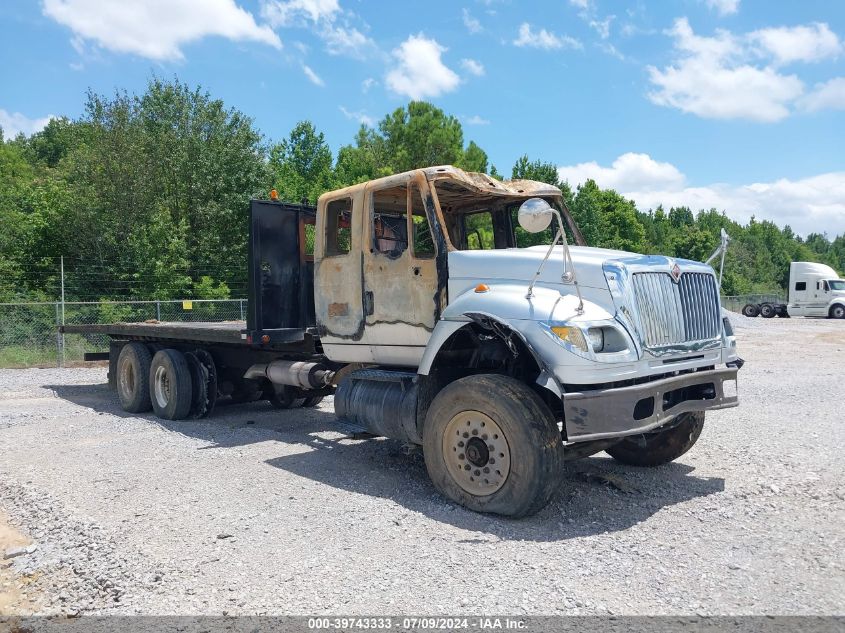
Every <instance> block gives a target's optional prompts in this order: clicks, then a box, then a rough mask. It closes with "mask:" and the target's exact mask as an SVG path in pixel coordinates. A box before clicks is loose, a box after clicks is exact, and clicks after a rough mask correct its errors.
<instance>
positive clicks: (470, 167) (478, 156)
mask: <svg viewBox="0 0 845 633" xmlns="http://www.w3.org/2000/svg"><path fill="white" fill-rule="evenodd" d="M458 167H461V168H463V169H466V170H467V171H477V172H480V173H482V174H486V173H487V152H485V151H484V150H483V149H481V148H480V147H479V146H478V145H476V144H475V141H470V142H469V145H467V148H466V150H465V151H464V152H463V155H462V156H461V159H460V160H459V161H458Z"/></svg>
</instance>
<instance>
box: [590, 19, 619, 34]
mask: <svg viewBox="0 0 845 633" xmlns="http://www.w3.org/2000/svg"><path fill="white" fill-rule="evenodd" d="M615 19H616V16H615V15H608V16H606V17H605V18H604V20H590V22H589V24H590V28H592V29H593V30H594V31H595V32H596V33H598V34H599V37H600V38H601V39H603V40H606V39H607V38H608V37H610V23H611V22H613V20H615Z"/></svg>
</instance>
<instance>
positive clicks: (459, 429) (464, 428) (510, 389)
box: [423, 374, 563, 517]
mask: <svg viewBox="0 0 845 633" xmlns="http://www.w3.org/2000/svg"><path fill="white" fill-rule="evenodd" d="M423 449H424V451H423V452H424V457H425V465H426V469H427V470H428V474H429V477H431V481H432V482H433V483H434V486H435V487H436V488H437V490H439V491H440V492H441V493H442V494H444V495H445V496H446V497H448V498H449V499H451V500H452V501H455V502H457V503H459V504H461V505H462V506H464V507H466V508H469V509H470V510H474V511H476V512H491V513H494V514H501V515H505V516H510V517H523V516H528V515H530V514H534V513H535V512H538V511H539V510H541V509H542V508H543V507H544V506H545V505H546V504H547V503H548V502H549V500H550V499H551V498H552V495H553V494H554V492H555V490H556V489H557V487H558V484H559V482H560V475H561V472H562V467H563V445H562V443H561V438H560V431H559V429H558V427H557V423H556V422H555V419H554V417H553V416H552V414H551V412H550V411H549V409H548V407H546V405H545V404H544V403H543V401H542V400H541V399H540V397H539V396H538V395H537V394H536V393H534V392H533V391H532V390H531V389H530V388H529V387H528V386H526V385H525V384H523V383H521V382H519V381H518V380H515V379H513V378H509V377H507V376H499V375H492V374H489V375H477V376H467V377H466V378H461V379H459V380H456V381H455V382H453V383H451V384H450V385H448V386H447V387H445V388H444V389H443V390H442V391H441V392H440V393H439V394H437V396H436V397H435V398H434V400H433V401H432V403H431V406H430V407H429V410H428V414H427V415H426V419H425V427H424V429H423Z"/></svg>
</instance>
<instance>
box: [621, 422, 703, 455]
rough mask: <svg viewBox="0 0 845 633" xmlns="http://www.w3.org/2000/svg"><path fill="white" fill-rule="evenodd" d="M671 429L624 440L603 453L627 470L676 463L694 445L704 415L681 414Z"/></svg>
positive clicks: (701, 427) (699, 432) (701, 426)
mask: <svg viewBox="0 0 845 633" xmlns="http://www.w3.org/2000/svg"><path fill="white" fill-rule="evenodd" d="M671 424H672V426H671V427H670V428H668V429H665V430H662V431H661V430H657V431H656V432H654V433H646V434H644V435H634V436H631V437H627V438H625V439H624V440H622V441H621V442H619V443H618V444H614V445H613V446H611V447H610V448H608V449H606V452H607V453H608V454H609V455H610V456H611V457H613V459H615V460H616V461H618V462H622V463H623V464H628V465H629V466H661V465H663V464H668V463H669V462H671V461H673V460H675V459H678V458H679V457H680V456H681V455H683V454H684V453H686V452H687V451H688V450H689V449H691V448H692V446H693V444H695V443H696V441H697V440H698V437H699V436H700V435H701V429H703V428H704V411H694V412H692V413H682V414H680V415H679V416H678V417H677V418H676V419H675V420H673V421H672V422H671Z"/></svg>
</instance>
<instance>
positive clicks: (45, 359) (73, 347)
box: [0, 299, 247, 367]
mask: <svg viewBox="0 0 845 633" xmlns="http://www.w3.org/2000/svg"><path fill="white" fill-rule="evenodd" d="M246 310H247V300H246V299H194V300H185V301H97V302H81V301H68V302H65V303H62V302H60V301H51V302H28V303H0V367H36V366H39V365H56V366H61V365H63V364H64V363H65V362H71V361H80V360H83V356H84V354H85V352H106V351H108V349H109V340H108V337H107V336H104V335H101V334H64V335H63V334H59V332H58V326H59V325H61V324H63V323H64V324H66V325H83V324H86V323H115V322H124V323H138V322H143V321H153V320H155V321H185V322H191V321H243V320H244V319H246Z"/></svg>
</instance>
